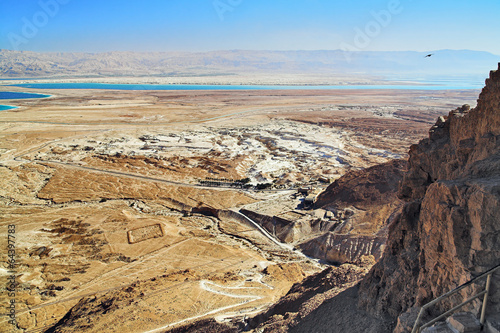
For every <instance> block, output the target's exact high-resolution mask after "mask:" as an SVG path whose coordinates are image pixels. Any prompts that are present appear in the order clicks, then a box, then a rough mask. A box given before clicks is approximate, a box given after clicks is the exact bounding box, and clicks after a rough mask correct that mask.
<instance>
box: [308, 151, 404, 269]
mask: <svg viewBox="0 0 500 333" xmlns="http://www.w3.org/2000/svg"><path fill="white" fill-rule="evenodd" d="M406 167H407V163H406V161H404V160H394V161H391V162H388V163H384V164H379V165H375V166H373V167H370V168H367V169H364V170H356V171H351V172H348V173H347V174H345V175H344V176H342V177H341V178H339V179H337V180H336V181H335V182H333V183H332V184H331V185H330V186H328V188H327V189H326V190H325V191H324V192H322V193H321V194H320V195H319V196H318V200H317V202H316V203H315V206H316V207H317V208H322V209H325V210H328V211H332V212H333V214H334V215H335V216H336V217H337V220H336V224H335V225H334V226H335V228H332V229H331V230H325V232H324V233H323V234H321V235H320V236H317V237H314V238H312V239H309V240H307V241H305V242H302V243H301V244H300V245H299V247H300V249H301V250H302V252H304V253H305V254H307V255H309V256H311V257H314V258H319V259H322V260H326V261H329V262H334V263H345V262H353V261H355V260H357V259H358V258H360V257H361V256H364V255H372V256H374V257H375V260H379V259H380V258H381V256H382V253H383V252H384V248H385V242H386V238H387V230H386V229H387V228H386V226H387V225H388V224H389V223H390V222H391V221H392V220H393V219H394V218H395V217H396V216H398V213H399V211H400V208H401V206H402V201H401V200H399V199H398V198H397V188H398V184H399V182H400V181H401V179H402V178H403V174H404V172H405V171H406Z"/></svg>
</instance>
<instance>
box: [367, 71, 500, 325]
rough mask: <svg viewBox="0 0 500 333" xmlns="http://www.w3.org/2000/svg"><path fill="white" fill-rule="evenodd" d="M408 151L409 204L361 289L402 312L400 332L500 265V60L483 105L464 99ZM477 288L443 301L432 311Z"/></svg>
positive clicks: (378, 311)
mask: <svg viewBox="0 0 500 333" xmlns="http://www.w3.org/2000/svg"><path fill="white" fill-rule="evenodd" d="M409 154H410V157H409V170H408V172H407V174H406V175H405V176H404V179H403V181H402V183H401V186H400V192H399V195H400V197H401V198H402V199H403V200H405V201H406V202H407V203H406V204H405V206H404V208H403V212H402V214H401V215H400V216H399V218H397V219H396V220H395V221H394V223H393V224H392V225H391V228H390V231H389V238H388V242H387V247H386V251H385V253H384V256H383V258H382V259H381V261H380V262H379V263H378V264H377V265H376V266H375V267H374V268H373V269H372V271H371V272H370V273H369V274H368V275H367V276H366V278H365V279H364V280H363V282H362V283H361V286H360V290H359V294H358V295H359V303H358V304H359V307H360V308H362V309H365V310H366V311H369V312H370V313H371V314H372V315H376V316H378V317H385V318H390V319H396V318H398V325H397V327H396V331H398V332H403V331H407V330H408V329H409V326H410V325H412V324H413V321H414V319H415V312H416V309H417V308H418V307H420V306H421V305H423V304H425V303H426V302H428V301H430V300H432V299H433V298H435V297H437V296H439V295H441V294H443V293H444V292H447V291H449V290H451V289H453V288H455V287H457V286H459V285H461V284H463V283H465V282H466V281H468V280H469V279H471V278H473V277H475V276H478V275H480V274H481V273H483V272H485V271H487V270H488V269H490V268H491V267H493V266H496V265H498V264H500V64H499V70H498V71H492V72H491V73H490V77H489V79H487V80H486V86H485V87H484V88H483V90H482V92H481V94H480V96H479V99H478V103H477V107H476V108H474V109H470V107H469V106H468V105H464V106H463V107H461V108H458V109H456V110H454V111H451V112H450V113H449V115H448V116H446V117H440V118H439V119H438V121H437V123H436V125H435V126H433V127H432V128H431V130H430V132H429V138H428V139H424V140H422V141H421V142H420V143H419V144H417V145H413V146H411V148H410V152H409ZM499 281H500V279H499V278H498V277H496V278H494V279H493V286H492V288H493V290H492V292H493V295H492V296H491V297H490V301H489V305H490V306H489V309H488V311H489V313H490V314H493V313H499V312H500V282H499ZM475 288H478V287H471V288H467V289H465V290H464V291H463V292H462V293H461V294H460V295H458V296H457V297H455V298H451V299H449V300H446V301H443V302H441V303H439V304H438V305H437V306H436V307H435V308H433V309H431V310H430V312H431V314H432V313H436V312H438V311H442V310H444V309H445V308H447V309H449V308H450V305H452V304H453V305H456V304H458V302H459V301H463V300H465V299H466V298H468V297H469V296H470V295H471V294H472V292H473V291H475V290H474V289H475ZM478 306H479V302H478V303H473V304H472V305H471V306H470V308H469V309H470V310H472V311H477V309H478Z"/></svg>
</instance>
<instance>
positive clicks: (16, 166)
mask: <svg viewBox="0 0 500 333" xmlns="http://www.w3.org/2000/svg"><path fill="white" fill-rule="evenodd" d="M0 90H2V91H28V92H41V93H45V94H50V95H52V97H50V98H46V99H32V100H16V101H6V102H2V103H3V104H14V105H16V106H19V108H18V109H14V110H8V111H1V112H0V129H1V130H0V179H1V180H0V182H1V183H2V184H1V185H2V186H1V187H0V209H1V213H2V214H1V217H0V228H1V233H0V234H1V235H2V236H1V237H2V240H1V242H0V243H1V244H2V246H1V249H0V253H2V257H4V255H5V254H6V253H7V251H8V246H7V244H8V242H7V241H8V239H7V238H8V234H9V233H8V228H9V227H8V226H9V225H14V226H15V262H16V268H15V275H16V279H17V282H18V285H17V288H16V295H15V301H16V319H17V322H18V326H17V328H14V327H13V326H12V325H10V324H9V323H8V322H7V321H8V320H7V319H8V318H6V317H2V318H0V327H1V330H2V331H4V330H5V331H13V332H44V331H45V330H46V329H48V328H49V327H50V326H51V325H54V324H55V323H56V322H58V321H59V320H61V319H62V318H63V316H64V315H65V314H66V313H67V312H68V311H69V310H70V309H71V308H72V307H73V306H74V305H76V304H77V303H80V304H81V305H82V304H83V305H86V304H88V308H89V316H88V320H89V321H91V322H92V323H91V324H92V328H91V329H88V330H87V331H92V332H114V331H121V332H161V331H164V330H165V329H167V328H169V327H173V326H175V325H177V324H179V323H185V322H188V321H190V320H195V319H200V318H203V317H207V316H211V317H214V316H215V317H216V318H217V319H218V320H224V319H226V318H231V317H232V316H250V315H251V314H255V313H257V312H258V311H260V310H263V309H265V308H266V307H268V306H269V305H270V304H272V303H273V302H275V301H276V300H277V299H278V298H279V297H280V296H282V295H283V294H284V293H286V292H287V290H288V289H289V288H290V287H291V286H292V284H293V283H295V282H298V281H301V280H302V279H303V278H304V277H306V276H308V275H310V274H312V273H314V272H317V271H319V270H320V269H322V268H323V267H325V266H324V264H320V263H318V262H317V261H315V260H313V259H310V258H307V257H305V256H303V255H301V254H300V253H297V252H296V251H294V249H293V244H281V243H276V242H275V241H273V239H271V238H270V237H268V235H265V234H263V233H262V232H261V231H260V230H258V229H257V228H255V226H252V225H251V224H249V223H247V222H246V221H245V220H244V219H242V218H241V216H239V215H238V213H237V211H238V210H239V209H241V208H244V207H251V208H252V209H254V210H257V211H262V212H269V211H272V212H273V213H274V214H277V213H280V212H287V211H293V210H297V209H300V203H301V200H303V198H301V197H300V196H297V194H296V193H297V189H298V188H300V187H303V186H311V187H314V188H316V189H317V190H318V191H319V190H321V189H322V188H324V187H326V184H325V183H324V182H321V181H320V179H322V178H323V179H324V178H327V179H329V180H330V181H331V180H333V179H336V178H338V177H340V176H341V175H343V174H344V173H345V172H347V171H348V170H352V169H359V168H365V167H368V166H372V165H375V164H377V163H382V162H386V161H389V160H390V159H394V158H406V153H407V150H408V147H409V146H410V145H411V144H412V143H416V142H417V141H418V140H419V139H421V138H423V137H425V136H426V135H427V131H428V128H429V127H430V125H432V124H433V123H434V122H435V120H436V118H437V117H438V116H441V115H444V114H447V113H448V112H449V111H450V110H452V109H455V108H456V107H457V106H460V105H462V104H464V102H468V103H469V104H471V106H474V105H475V99H476V97H477V95H478V92H477V91H473V90H463V91H418V90H405V91H402V90H272V91H271V90H257V91H256V90H252V91H109V90H106V91H104V90H49V91H48V90H36V89H23V88H12V87H0ZM259 184H260V185H261V188H263V187H266V190H265V191H262V190H258V189H257V187H256V186H257V185H259ZM264 184H268V185H264ZM304 212H305V214H311V218H312V216H313V215H314V211H304ZM2 265H3V266H1V267H0V288H2V289H1V290H2V291H5V289H6V286H7V283H8V277H9V276H10V274H11V273H9V270H8V267H7V265H6V264H5V263H3V264H2ZM10 299H11V298H9V296H8V293H6V292H2V293H0V304H2V310H1V312H2V313H6V312H7V311H8V310H9V309H8V308H7V304H9V303H8V302H9V301H10ZM92 311H96V312H95V313H94V315H91V314H92V313H93V312H92ZM103 313H112V314H113V315H112V316H106V317H105V318H106V320H100V319H99V318H101V316H100V314H103ZM110 318H111V319H110ZM79 325H83V326H80V329H82V330H84V329H85V325H84V324H82V323H79ZM89 327H90V324H89Z"/></svg>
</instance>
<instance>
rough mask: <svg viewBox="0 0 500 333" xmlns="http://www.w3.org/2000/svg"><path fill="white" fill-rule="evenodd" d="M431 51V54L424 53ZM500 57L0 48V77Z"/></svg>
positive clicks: (468, 70)
mask: <svg viewBox="0 0 500 333" xmlns="http://www.w3.org/2000/svg"><path fill="white" fill-rule="evenodd" d="M427 54H432V56H430V57H426V55H427ZM498 62H500V56H497V55H494V54H491V53H488V52H479V51H470V50H440V51H431V52H426V53H424V52H412V51H408V52H399V51H398V52H396V51H394V52H373V51H360V52H346V51H341V50H331V51H245V50H230V51H212V52H198V53H188V52H149V53H141V52H107V53H38V52H29V51H10V50H0V78H13V77H23V78H36V77H68V76H80V77H81V76H91V77H92V76H97V77H99V76H200V75H201V76H203V75H234V74H237V75H240V74H244V73H268V74H273V73H276V74H278V73H291V74H294V73H307V74H314V73H321V74H328V73H332V75H333V74H335V73H338V74H355V75H367V76H389V77H391V78H397V76H399V75H401V76H405V75H408V74H412V75H415V74H417V75H424V76H425V75H427V76H429V75H436V76H440V75H446V76H449V75H456V76H460V75H481V76H484V73H488V71H489V69H490V68H495V67H497V63H498Z"/></svg>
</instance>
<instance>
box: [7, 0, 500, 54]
mask: <svg viewBox="0 0 500 333" xmlns="http://www.w3.org/2000/svg"><path fill="white" fill-rule="evenodd" d="M499 14H500V2H498V1H494V0H485V1H481V2H472V1H465V0H461V1H450V0H446V1H439V2H434V1H430V0H423V1H412V0H376V1H368V0H360V1H351V2H347V1H327V0H313V1H305V0H300V1H293V2H290V1H285V0H276V1H264V0H253V1H245V0H193V1H189V2H186V1H180V0H172V1H160V0H151V1H148V2H147V3H146V4H145V3H144V2H141V1H117V0H109V1H105V2H103V1H97V0H88V1H81V0H28V1H22V2H19V1H16V0H4V1H2V2H1V3H0V21H1V22H2V24H1V25H0V49H9V50H20V51H36V52H92V53H97V52H110V51H141V52H151V51H153V52H161V51H165V52H168V51H188V52H203V51H212V50H233V49H239V50H335V49H342V50H347V51H420V52H423V51H432V50H442V49H455V50H462V49H469V50H476V51H486V52H490V53H493V54H496V55H500V44H499V43H496V42H495V41H497V40H498V35H497V32H498V31H500V21H499V20H498V16H499Z"/></svg>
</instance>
